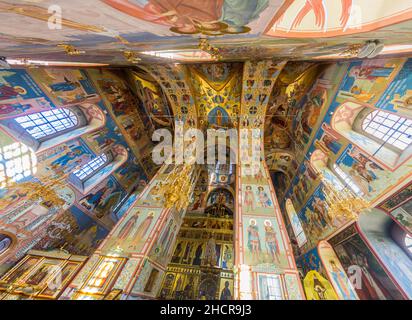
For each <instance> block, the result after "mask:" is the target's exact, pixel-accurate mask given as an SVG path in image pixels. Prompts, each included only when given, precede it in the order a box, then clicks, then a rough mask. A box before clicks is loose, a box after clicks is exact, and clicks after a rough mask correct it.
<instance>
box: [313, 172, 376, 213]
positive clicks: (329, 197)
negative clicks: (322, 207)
mask: <svg viewBox="0 0 412 320" xmlns="http://www.w3.org/2000/svg"><path fill="white" fill-rule="evenodd" d="M320 178H321V179H322V182H323V184H324V187H325V189H324V190H325V202H326V205H327V208H328V215H329V216H330V217H332V218H333V217H337V218H344V219H345V220H353V221H357V220H358V219H359V215H360V214H361V213H362V212H364V211H369V210H370V202H369V201H366V200H365V199H364V198H362V197H360V196H358V195H357V194H355V193H354V192H353V191H352V190H350V189H349V188H347V187H346V186H344V187H343V188H342V190H337V188H336V186H335V185H333V184H332V183H331V182H330V181H329V180H328V179H325V178H324V176H323V174H320Z"/></svg>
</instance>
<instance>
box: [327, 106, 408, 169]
mask: <svg viewBox="0 0 412 320" xmlns="http://www.w3.org/2000/svg"><path fill="white" fill-rule="evenodd" d="M331 126H332V128H333V129H334V130H335V131H336V132H337V133H339V134H340V135H342V136H343V137H345V138H346V139H348V140H349V141H350V142H351V143H352V144H353V145H354V146H356V147H358V148H359V149H360V150H361V151H362V152H363V153H365V154H368V155H369V156H370V157H371V158H372V159H374V160H376V162H377V163H379V165H382V166H384V167H385V168H386V169H388V170H390V171H394V170H396V168H398V167H399V166H400V165H402V164H403V163H405V162H406V161H408V159H410V157H411V156H412V119H409V118H407V117H405V116H403V115H400V114H393V113H390V112H387V111H383V110H378V109H373V108H371V107H370V106H368V105H364V104H360V103H357V102H353V101H347V102H345V103H343V104H341V105H340V106H339V107H338V108H337V109H336V111H335V112H334V113H333V116H332V120H331Z"/></svg>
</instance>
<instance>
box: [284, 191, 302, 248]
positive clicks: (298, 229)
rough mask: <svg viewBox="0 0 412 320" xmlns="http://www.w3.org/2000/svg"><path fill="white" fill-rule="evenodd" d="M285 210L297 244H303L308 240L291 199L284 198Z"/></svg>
mask: <svg viewBox="0 0 412 320" xmlns="http://www.w3.org/2000/svg"><path fill="white" fill-rule="evenodd" d="M285 206H286V212H287V214H288V216H289V220H290V223H291V225H292V229H293V233H294V234H295V237H296V241H297V243H298V246H299V247H301V246H303V245H304V244H305V243H306V242H307V241H308V240H307V238H306V235H305V231H304V230H303V227H302V224H301V222H300V219H299V217H298V215H297V213H296V211H295V207H294V206H293V203H292V200H290V199H287V200H286V205H285Z"/></svg>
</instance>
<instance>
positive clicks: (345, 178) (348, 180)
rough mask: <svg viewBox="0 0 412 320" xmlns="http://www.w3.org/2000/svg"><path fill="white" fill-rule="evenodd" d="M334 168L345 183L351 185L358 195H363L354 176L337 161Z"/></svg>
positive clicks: (350, 187)
mask: <svg viewBox="0 0 412 320" xmlns="http://www.w3.org/2000/svg"><path fill="white" fill-rule="evenodd" d="M333 169H334V171H335V172H336V174H337V175H338V176H339V177H340V178H341V179H342V181H343V183H344V184H345V185H346V186H347V187H349V189H351V190H352V191H353V192H354V193H356V194H357V195H358V196H363V195H364V194H363V192H362V191H361V189H359V187H358V186H357V185H356V184H355V183H354V182H353V181H352V178H351V177H350V176H349V175H348V174H346V173H345V172H344V171H343V170H342V169H341V168H340V167H339V166H338V165H337V164H336V163H334V164H333Z"/></svg>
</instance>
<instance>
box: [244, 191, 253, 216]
mask: <svg viewBox="0 0 412 320" xmlns="http://www.w3.org/2000/svg"><path fill="white" fill-rule="evenodd" d="M245 189H246V190H245V197H244V199H243V205H244V206H245V210H246V211H253V210H254V208H255V196H254V195H253V191H252V187H251V186H246V188H245Z"/></svg>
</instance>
